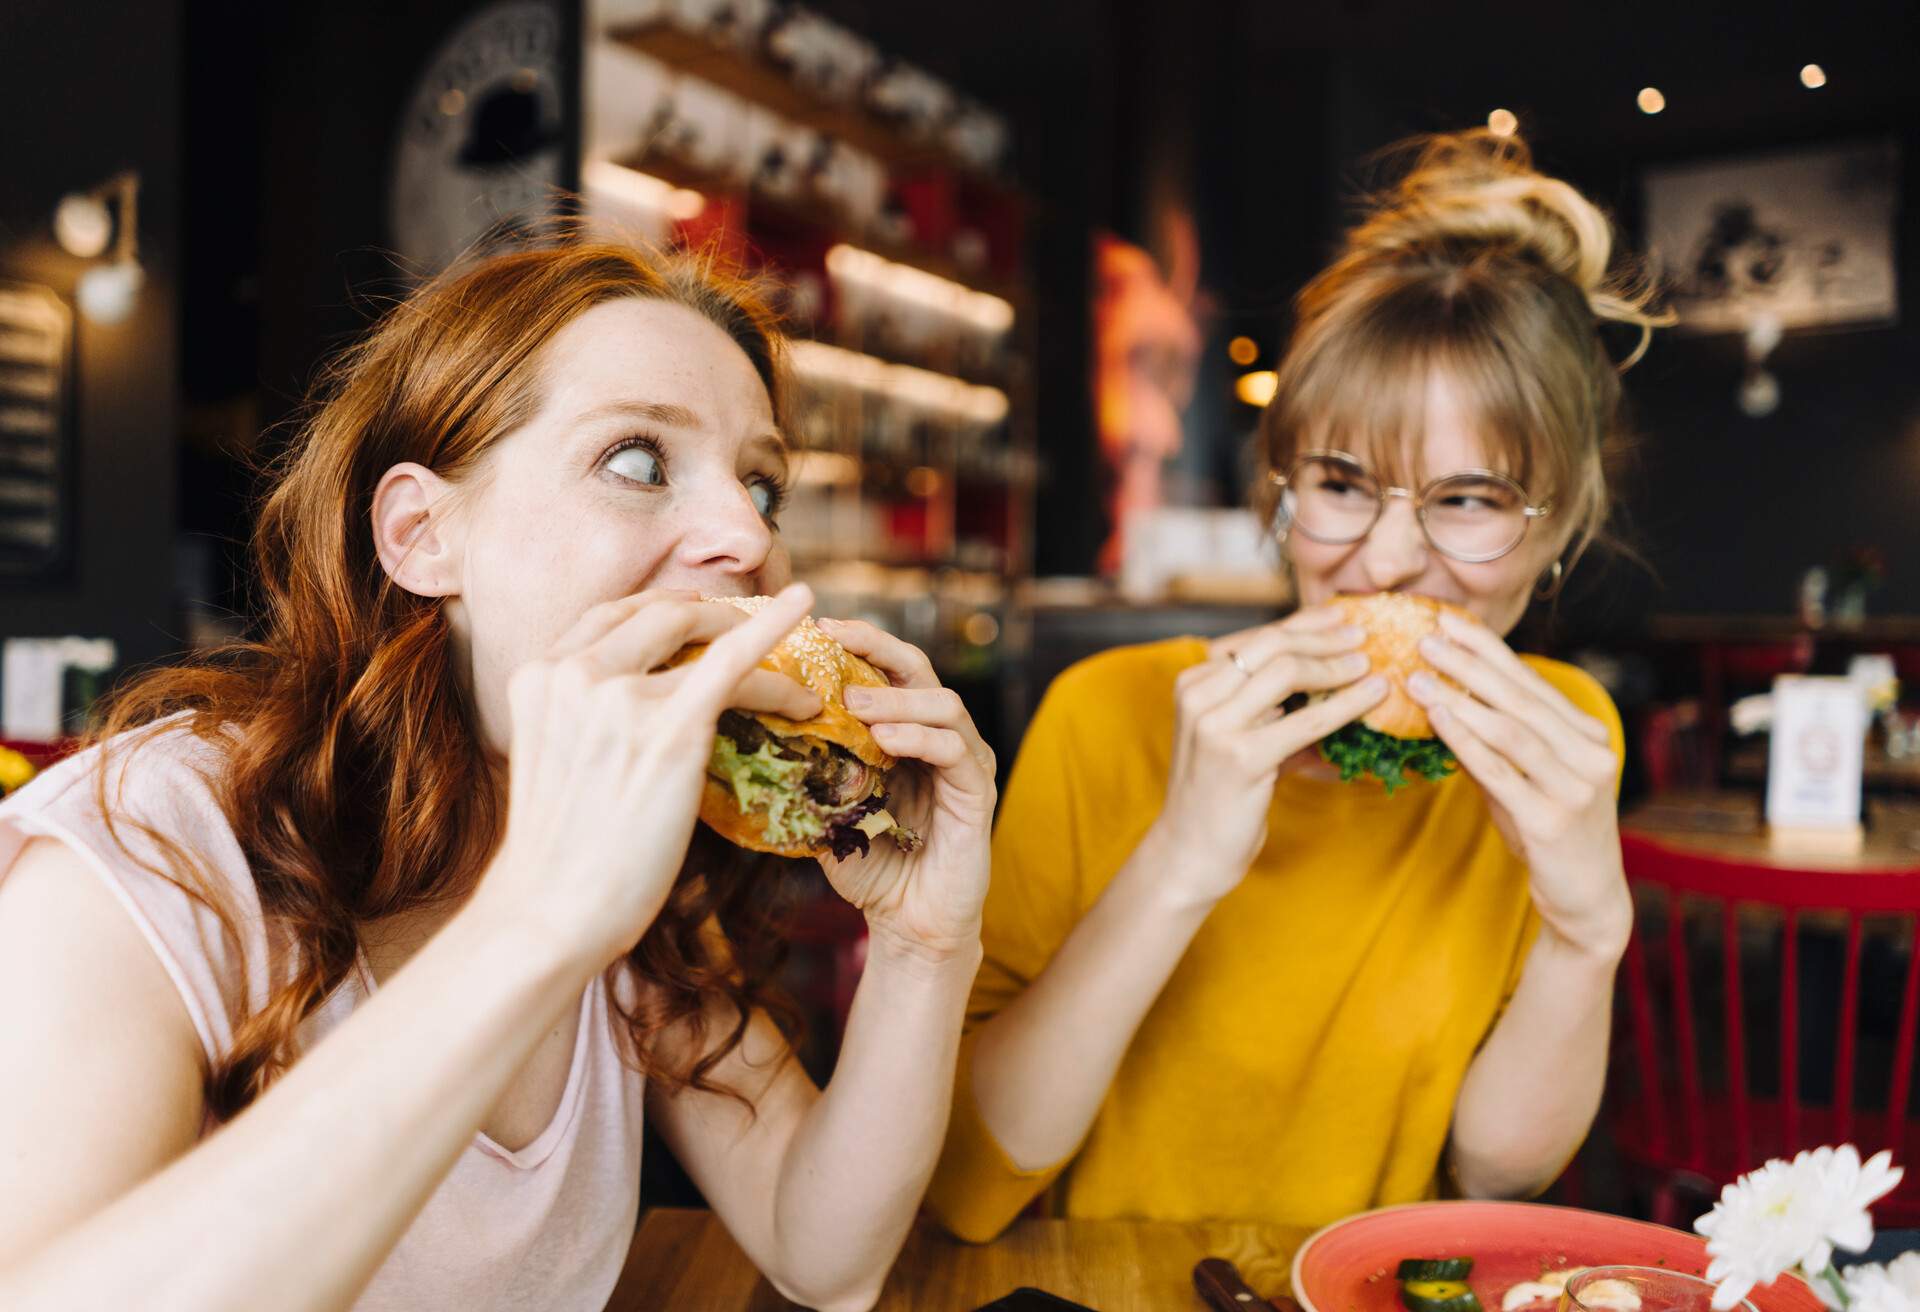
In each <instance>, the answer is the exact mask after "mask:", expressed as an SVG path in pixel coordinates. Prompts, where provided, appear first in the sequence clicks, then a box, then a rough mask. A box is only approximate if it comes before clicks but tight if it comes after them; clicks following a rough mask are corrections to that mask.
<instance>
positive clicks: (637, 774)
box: [475, 586, 820, 971]
mask: <svg viewBox="0 0 1920 1312" xmlns="http://www.w3.org/2000/svg"><path fill="white" fill-rule="evenodd" d="M812 600H813V594H812V593H811V592H810V591H808V589H807V588H805V587H804V586H796V587H792V588H788V589H787V590H786V591H785V592H783V593H781V594H780V595H779V596H778V597H777V598H775V599H773V601H772V602H771V603H770V604H769V605H767V606H766V608H765V609H763V610H762V611H760V612H759V613H758V614H756V615H752V616H747V615H743V614H742V613H741V612H740V611H738V610H736V609H734V608H733V607H731V606H725V605H718V604H715V603H713V602H703V601H701V600H700V599H699V598H697V597H696V596H695V595H694V594H692V593H683V592H667V591H652V592H643V593H639V594H637V595H634V596H631V597H625V598H622V599H620V600H618V601H613V602H608V603H606V604H604V605H601V606H596V607H594V608H593V609H592V610H590V611H588V612H587V613H586V614H585V615H583V616H582V617H581V618H580V620H579V621H578V622H577V623H575V624H574V626H573V628H572V629H570V630H569V631H568V632H567V634H566V636H564V637H563V638H561V640H560V641H559V642H558V643H556V644H555V645H554V647H553V649H552V650H551V651H549V652H548V653H547V654H546V655H545V656H543V657H541V658H539V659H537V660H533V661H529V662H527V663H526V664H525V665H523V666H521V667H520V668H519V669H518V670H516V671H515V672H514V674H513V676H512V678H511V680H510V681H509V682H508V685H507V701H508V708H509V715H510V716H511V723H512V730H511V733H512V738H511V741H510V743H509V747H508V756H509V763H508V812H507V816H508V818H507V826H506V836H505V838H504V840H503V842H502V844H501V848H500V852H499V854H498V855H497V856H496V857H495V859H494V860H493V862H492V863H491V864H490V865H489V867H488V869H487V873H486V875H485V876H484V877H483V878H482V880H481V882H480V887H479V889H478V891H477V892H476V894H475V902H476V904H478V905H483V906H486V907H490V908H491V909H492V913H493V914H495V915H498V916H501V917H504V918H505V919H507V920H508V921H510V922H512V923H517V924H523V925H536V926H543V927H546V928H547V929H548V930H550V931H551V932H552V933H553V935H554V936H555V942H556V946H557V947H558V948H559V949H560V950H561V951H562V952H564V953H565V954H567V955H568V956H569V957H570V958H572V959H574V960H576V961H577V962H579V963H580V964H581V965H582V966H583V967H585V968H588V969H591V970H596V971H597V970H599V969H601V968H603V967H604V966H606V964H607V963H608V962H611V961H612V960H614V959H615V958H616V957H618V956H619V955H620V954H622V953H623V952H625V951H627V949H628V948H630V947H631V946H632V945H633V944H634V943H635V942H637V941H639V939H640V937H641V936H642V935H643V934H644V933H646V931H647V928H648V926H650V925H651V924H652V923H653V921H654V918H655V917H656V916H658V915H659V913H660V908H661V906H662V905H664V903H665V901H666V898H667V894H668V892H669V891H670V890H671V889H672V887H673V882H674V879H675V877H676V876H677V875H678V874H679V872H680V866H681V862H682V861H683V859H684V858H685V856H686V851H687V840H688V838H689V837H690V836H691V834H692V831H693V822H694V815H695V812H696V809H697V807H698V805H699V802H700V796H701V789H702V787H703V781H704V778H705V775H706V771H707V761H708V756H709V754H710V752H711V750H712V745H713V738H714V726H715V724H716V722H717V721H718V720H719V717H720V714H721V712H722V711H724V710H726V709H727V708H728V707H736V706H738V707H747V708H750V709H755V710H763V711H768V712H772V713H775V714H779V715H785V716H790V717H794V718H797V719H805V718H807V717H808V716H811V715H815V714H817V713H818V712H819V710H820V699H819V698H818V697H817V696H815V695H814V694H813V693H812V692H811V691H809V690H808V689H806V688H804V687H802V686H801V685H800V684H798V683H796V682H795V681H794V680H792V679H790V678H787V677H786V676H784V675H781V674H776V673H774V672H772V671H771V670H763V669H756V668H755V667H756V666H757V665H758V664H759V662H760V660H761V658H762V657H763V656H765V655H766V654H767V652H768V651H769V650H771V649H772V648H773V647H774V646H775V645H776V644H777V643H779V642H780V640H781V638H782V637H783V636H784V635H785V634H786V633H787V631H788V630H789V629H791V628H792V627H793V626H794V624H795V623H796V622H797V621H798V620H799V619H800V618H801V616H803V615H805V614H806V613H807V608H808V606H809V605H810V604H811V603H812ZM689 643H708V644H710V646H709V647H708V648H707V654H706V658H705V659H703V660H700V661H696V662H693V663H691V664H688V665H684V666H680V667H677V668H674V669H662V668H661V666H662V665H663V664H664V663H665V662H666V661H667V660H668V658H669V657H671V656H673V655H674V654H675V653H676V652H678V651H679V650H680V649H681V648H683V647H685V646H686V645H687V644H689Z"/></svg>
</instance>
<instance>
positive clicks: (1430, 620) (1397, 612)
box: [1332, 592, 1471, 738]
mask: <svg viewBox="0 0 1920 1312" xmlns="http://www.w3.org/2000/svg"><path fill="white" fill-rule="evenodd" d="M1332 605H1333V606H1334V608H1335V609H1337V610H1338V611H1340V612H1341V614H1342V615H1343V616H1344V618H1345V619H1346V622H1347V623H1349V624H1352V625H1355V626H1356V627H1358V628H1361V629H1364V630H1365V631H1366V635H1367V636H1366V639H1365V641H1364V642H1363V643H1362V645H1361V650H1362V651H1363V652H1365V653H1366V655H1367V659H1368V660H1370V661H1371V662H1372V663H1373V669H1372V671H1371V672H1372V673H1374V674H1380V675H1385V676H1386V678H1387V681H1388V685H1389V686H1388V688H1387V695H1386V698H1385V699H1384V700H1383V701H1381V703H1380V704H1379V705H1378V706H1376V707H1374V708H1373V709H1372V710H1371V711H1368V712H1367V713H1366V714H1365V715H1364V716H1362V717H1361V719H1360V723H1362V724H1364V725H1366V726H1367V727H1368V728H1369V729H1375V730H1378V731H1379V732H1381V733H1384V734H1391V735H1392V736H1393V737H1395V738H1431V737H1433V736H1434V733H1433V724H1432V722H1430V721H1429V720H1428V719H1427V712H1426V708H1425V707H1423V706H1421V705H1420V703H1419V702H1417V701H1415V700H1414V699H1413V697H1412V696H1411V695H1410V694H1409V693H1408V692H1407V680H1408V679H1410V678H1412V677H1413V676H1414V675H1416V674H1418V673H1420V672H1421V671H1422V670H1425V671H1426V672H1427V673H1429V674H1431V675H1433V676H1434V677H1435V678H1437V679H1440V680H1441V681H1442V682H1444V683H1446V684H1447V685H1448V686H1449V687H1458V686H1459V685H1458V684H1456V683H1454V681H1453V680H1451V679H1449V678H1447V676H1446V675H1444V674H1441V673H1440V671H1438V670H1436V669H1434V668H1433V666H1431V665H1429V664H1427V661H1426V658H1425V657H1423V656H1421V655H1420V639H1422V638H1424V637H1426V636H1427V635H1428V634H1429V633H1434V632H1437V631H1438V630H1439V628H1440V612H1441V611H1443V610H1444V611H1452V612H1453V613H1454V614H1456V615H1459V616H1462V617H1463V618H1471V617H1470V616H1469V615H1468V613H1467V612H1466V611H1465V610H1463V609H1461V608H1460V607H1458V606H1455V605H1452V604H1451V603H1449V602H1444V601H1435V600H1434V599H1433V598H1432V597H1421V596H1417V595H1415V594H1414V593H1411V592H1375V593H1372V594H1370V595H1367V596H1352V595H1342V596H1338V597H1335V598H1334V599H1333V602H1332Z"/></svg>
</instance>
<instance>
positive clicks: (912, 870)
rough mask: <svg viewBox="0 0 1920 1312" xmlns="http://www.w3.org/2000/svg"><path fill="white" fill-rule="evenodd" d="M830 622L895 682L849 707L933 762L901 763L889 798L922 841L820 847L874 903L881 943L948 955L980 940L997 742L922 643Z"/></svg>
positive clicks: (862, 904) (827, 624)
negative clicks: (839, 855) (846, 849)
mask: <svg viewBox="0 0 1920 1312" xmlns="http://www.w3.org/2000/svg"><path fill="white" fill-rule="evenodd" d="M819 624H820V627H821V628H822V629H824V630H825V631H826V632H827V634H828V636H830V637H832V638H833V639H834V640H835V641H837V642H839V643H840V644H841V645H842V646H843V647H845V648H846V649H847V650H848V651H850V652H852V653H853V654H854V655H856V656H859V657H862V658H864V659H865V660H867V661H869V662H871V663H872V664H873V665H874V666H875V667H877V668H878V669H879V670H881V671H882V672H883V673H884V674H886V676H887V678H888V680H889V682H890V683H891V684H892V685H893V686H892V687H888V688H877V687H855V686H849V687H848V688H847V690H846V704H847V709H848V710H849V711H851V712H852V713H853V714H854V715H855V716H856V717H857V718H859V719H860V720H862V721H863V722H865V723H866V724H868V725H869V726H871V727H872V730H873V736H874V738H875V739H876V740H877V741H878V742H879V744H880V745H881V746H882V747H884V748H885V749H886V750H887V751H888V752H890V753H892V754H893V755H894V756H897V757H901V758H904V759H907V760H914V761H919V762H922V763H924V764H925V765H926V766H928V767H930V769H927V770H924V771H922V770H916V769H905V768H902V769H896V770H894V771H893V773H892V775H891V777H890V782H889V787H888V794H887V807H888V809H889V810H890V811H891V812H892V813H893V815H894V818H895V819H896V820H897V821H898V822H899V823H900V824H901V825H902V826H904V827H905V828H907V829H909V830H911V831H913V832H914V833H916V834H918V835H919V837H920V840H921V841H920V844H919V846H918V848H917V850H914V851H911V852H909V851H906V850H904V849H903V848H902V847H901V846H899V845H897V844H895V843H892V842H887V841H881V840H878V839H876V840H875V841H874V842H873V843H872V844H871V846H870V847H869V848H868V850H867V852H866V853H865V854H864V855H855V856H849V857H847V858H845V859H836V858H834V857H832V856H823V857H821V858H820V864H821V866H822V867H823V868H824V869H825V870H826V873H827V878H828V879H829V880H830V881H832V883H833V886H834V888H835V889H836V890H838V892H839V893H840V895H841V896H842V897H844V898H846V899H847V901H849V902H851V903H852V904H853V905H854V906H856V907H859V908H860V909H861V910H862V911H864V912H865V913H866V917H867V924H868V927H869V929H870V930H871V931H872V933H873V936H874V939H875V941H876V943H885V944H887V945H889V946H893V947H897V948H900V949H902V950H904V951H906V952H908V953H911V954H913V955H916V956H921V957H927V958H932V959H935V960H944V959H947V958H951V957H954V956H956V955H963V954H970V953H975V952H978V951H979V942H980V908H981V905H982V904H983V903H984V902H985V901H986V896H987V874H988V869H989V865H990V857H989V853H988V844H989V839H990V836H991V833H992V826H993V804H994V798H995V787H994V757H993V750H992V749H991V748H989V747H988V746H987V744H986V742H985V741H984V740H983V739H982V738H981V737H980V731H979V730H978V729H976V728H975V727H974V723H973V717H972V716H970V715H968V714H967V710H966V707H965V706H964V705H962V704H961V701H960V698H959V695H958V694H956V693H955V692H953V690H952V689H949V688H945V687H942V686H941V683H940V678H939V676H938V675H937V674H935V673H934V670H933V664H932V662H931V661H929V660H928V659H927V657H926V655H925V654H924V653H923V652H921V651H920V649H919V648H917V647H915V646H913V645H912V644H911V643H907V642H903V641H902V640H901V639H899V638H896V637H894V636H893V635H892V634H889V633H886V632H884V631H882V630H880V629H877V628H875V627H874V626H873V625H871V624H867V623H864V622H862V621H858V620H821V621H819Z"/></svg>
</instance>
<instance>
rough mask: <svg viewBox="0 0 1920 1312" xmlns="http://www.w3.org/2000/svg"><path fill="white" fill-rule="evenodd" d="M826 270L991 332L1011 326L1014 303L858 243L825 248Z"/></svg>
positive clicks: (1000, 331) (997, 331)
mask: <svg viewBox="0 0 1920 1312" xmlns="http://www.w3.org/2000/svg"><path fill="white" fill-rule="evenodd" d="M827 273H828V274H829V275H831V276H832V277H834V278H844V279H845V280H847V281H848V282H856V283H861V284H863V285H865V286H868V287H872V288H874V289H876V290H878V291H882V292H885V293H886V294H887V295H889V296H894V297H898V298H899V299H901V300H903V301H912V302H914V303H915V304H917V305H924V306H926V307H927V308H928V309H931V310H935V311H938V312H940V313H942V314H948V315H952V316H953V317H955V318H957V319H964V320H966V321H967V322H969V323H971V324H973V325H974V326H975V327H978V328H981V329H984V330H985V331H987V332H990V333H1003V332H1005V331H1007V329H1009V328H1011V327H1013V306H1012V304H1011V303H1009V302H1007V301H1005V300H1002V299H1001V298H1000V297H998V296H993V295H989V294H988V293H986V292H977V291H975V290H973V288H971V287H963V286H962V285H960V284H959V283H957V282H953V281H951V280H949V279H946V278H942V277H940V276H939V275H938V274H934V273H928V272H927V271H926V270H925V269H916V268H914V267H913V266H912V265H910V264H898V263H896V262H894V261H893V260H889V259H885V258H883V257H881V256H878V255H875V254H874V253H873V252H872V251H863V250H861V249H860V248H859V247H858V246H845V245H842V246H835V247H834V248H833V249H832V250H830V251H828V252H827Z"/></svg>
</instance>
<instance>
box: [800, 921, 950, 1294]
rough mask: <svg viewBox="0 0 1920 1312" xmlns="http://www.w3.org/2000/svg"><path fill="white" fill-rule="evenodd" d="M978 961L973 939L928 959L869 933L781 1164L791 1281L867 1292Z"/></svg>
mask: <svg viewBox="0 0 1920 1312" xmlns="http://www.w3.org/2000/svg"><path fill="white" fill-rule="evenodd" d="M979 965H980V953H979V948H978V945H977V944H976V945H975V946H974V948H973V949H972V950H971V951H970V952H967V953H966V954H965V955H964V956H961V957H955V958H947V959H943V960H940V961H929V960H926V959H924V958H920V957H916V956H915V955H913V954H912V953H911V952H909V951H906V950H903V949H900V948H898V947H893V946H890V945H888V944H886V943H885V942H883V941H882V940H881V939H880V938H878V937H876V938H874V939H873V940H871V941H870V951H869V955H868V958H867V965H866V970H865V972H864V973H863V974H862V976H861V979H860V987H859V990H858V991H857V992H856V993H855V995H854V1000H853V1008H852V1011H851V1012H850V1014H849V1015H848V1018H847V1028H846V1034H845V1037H844V1039H843V1041H842V1044H841V1048H840V1057H839V1061H838V1062H837V1064H836V1065H835V1067H834V1073H833V1078H832V1079H831V1080H830V1081H829V1082H828V1084H827V1087H826V1089H825V1090H824V1091H823V1092H822V1093H821V1095H820V1097H819V1098H818V1099H817V1100H816V1101H815V1102H814V1104H813V1106H812V1107H810V1108H809V1109H808V1111H807V1113H806V1115H805V1117H804V1118H803V1119H802V1120H801V1122H800V1124H799V1126H798V1128H797V1129H796V1130H795V1132H794V1136H793V1139H792V1140H791V1142H790V1144H789V1146H788V1148H787V1151H786V1153H785V1156H784V1159H783V1161H782V1163H781V1168H780V1175H779V1180H778V1184H777V1188H776V1195H775V1201H774V1234H775V1236H776V1246H777V1250H778V1252H779V1254H780V1258H779V1264H780V1266H781V1267H782V1268H783V1271H784V1273H785V1274H786V1275H787V1276H788V1278H789V1281H790V1282H791V1283H792V1285H793V1286H794V1287H795V1288H796V1291H797V1292H802V1293H810V1294H811V1295H813V1296H816V1297H817V1296H818V1295H820V1294H821V1293H823V1292H829V1291H846V1290H851V1291H854V1292H853V1293H852V1295H851V1296H850V1297H849V1299H848V1304H849V1305H850V1306H864V1305H865V1302H866V1301H867V1299H868V1298H869V1297H870V1296H877V1294H878V1291H879V1285H880V1282H881V1281H883V1280H884V1279H885V1277H886V1272H887V1270H888V1269H889V1268H890V1267H891V1266H892V1265H893V1260H894V1258H895V1257H896V1256H898V1254H899V1251H900V1246H901V1244H902V1243H904V1242H905V1240H906V1236H907V1231H908V1229H909V1227H911V1225H912V1224H913V1219H914V1216H915V1214H916V1213H917V1212H918V1210H919V1206H920V1199H921V1196H922V1195H923V1194H924V1193H925V1192H926V1187H927V1180H928V1178H929V1177H930V1176H931V1175H932V1174H933V1167H934V1163H935V1162H936V1161H937V1160H938V1158H939V1155H940V1144H941V1141H942V1139H943V1137H944V1136H945V1134H946V1127H947V1115H948V1112H949V1111H950V1110H951V1108H952V1104H953V1077H954V1060H955V1054H956V1052H957V1050H958V1048H959V1045H960V1022H961V1017H962V1015H963V1014H964V1012H965V1009H966V1002H967V993H968V990H969V989H970V988H971V987H972V984H973V977H974V974H975V972H976V971H977V970H978V969H979ZM770 1274H771V1273H770ZM829 1296H831V1295H829ZM823 1301H824V1300H823Z"/></svg>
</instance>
